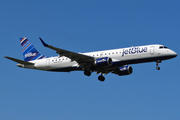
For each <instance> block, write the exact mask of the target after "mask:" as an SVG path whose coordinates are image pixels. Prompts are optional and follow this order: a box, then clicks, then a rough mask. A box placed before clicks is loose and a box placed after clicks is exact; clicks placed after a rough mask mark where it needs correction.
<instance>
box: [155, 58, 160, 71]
mask: <svg viewBox="0 0 180 120" xmlns="http://www.w3.org/2000/svg"><path fill="white" fill-rule="evenodd" d="M159 63H161V60H158V61H156V69H157V70H160V67H159V66H158V65H159Z"/></svg>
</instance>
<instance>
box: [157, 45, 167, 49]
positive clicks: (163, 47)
mask: <svg viewBox="0 0 180 120" xmlns="http://www.w3.org/2000/svg"><path fill="white" fill-rule="evenodd" d="M159 49H168V47H166V46H160V47H159Z"/></svg>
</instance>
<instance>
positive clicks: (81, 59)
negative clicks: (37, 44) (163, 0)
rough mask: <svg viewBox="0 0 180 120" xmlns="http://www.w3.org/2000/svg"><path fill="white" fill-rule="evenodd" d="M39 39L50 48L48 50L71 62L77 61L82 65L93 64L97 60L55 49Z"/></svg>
mask: <svg viewBox="0 0 180 120" xmlns="http://www.w3.org/2000/svg"><path fill="white" fill-rule="evenodd" d="M39 39H40V40H41V42H42V44H43V45H44V47H48V48H50V49H52V50H55V51H56V53H58V54H59V55H60V56H65V57H68V58H70V59H71V60H74V61H76V62H77V63H79V64H80V65H84V64H89V63H93V62H94V60H95V58H94V57H91V56H87V55H84V54H80V53H75V52H71V51H67V50H63V49H61V48H57V47H53V46H51V45H48V44H46V43H45V42H44V41H43V40H42V39H41V38H39Z"/></svg>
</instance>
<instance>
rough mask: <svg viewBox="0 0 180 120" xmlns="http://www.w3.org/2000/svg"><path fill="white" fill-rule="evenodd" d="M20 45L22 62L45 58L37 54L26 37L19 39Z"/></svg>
mask: <svg viewBox="0 0 180 120" xmlns="http://www.w3.org/2000/svg"><path fill="white" fill-rule="evenodd" d="M20 43H21V48H22V52H23V57H24V61H31V60H37V59H43V58H46V56H44V55H41V54H39V52H38V51H37V50H36V49H35V47H34V46H33V45H32V44H31V43H30V42H29V40H28V39H27V38H26V37H23V38H20Z"/></svg>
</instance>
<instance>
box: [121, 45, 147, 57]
mask: <svg viewBox="0 0 180 120" xmlns="http://www.w3.org/2000/svg"><path fill="white" fill-rule="evenodd" d="M143 52H147V47H132V48H128V49H123V52H122V57H123V56H124V55H127V54H135V53H143Z"/></svg>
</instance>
